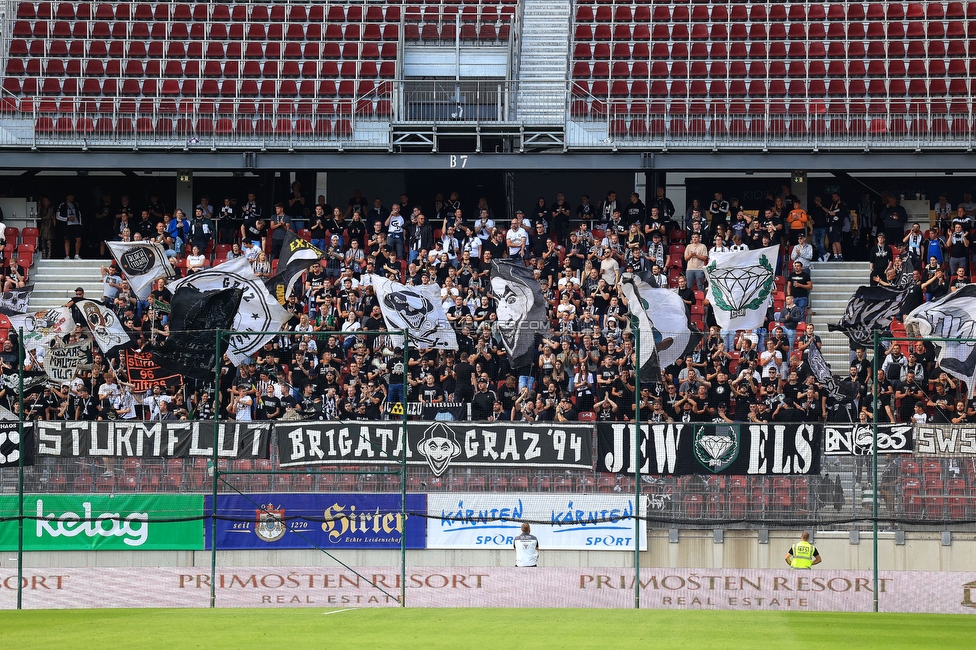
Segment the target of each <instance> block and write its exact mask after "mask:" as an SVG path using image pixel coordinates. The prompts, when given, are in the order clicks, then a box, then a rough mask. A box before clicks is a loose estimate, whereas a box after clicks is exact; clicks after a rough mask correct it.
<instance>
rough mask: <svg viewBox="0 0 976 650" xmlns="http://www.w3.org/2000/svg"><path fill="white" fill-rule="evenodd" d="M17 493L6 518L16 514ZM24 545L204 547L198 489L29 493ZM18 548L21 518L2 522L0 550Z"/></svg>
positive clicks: (2, 504) (0, 508) (0, 506)
mask: <svg viewBox="0 0 976 650" xmlns="http://www.w3.org/2000/svg"><path fill="white" fill-rule="evenodd" d="M17 511H18V503H17V497H16V496H3V497H0V518H7V517H12V518H16V516H17ZM24 514H25V515H26V516H28V517H31V519H29V520H26V521H25V522H24V550H27V551H160V550H165V551H177V550H179V551H194V550H201V549H202V548H203V497H202V496H201V495H198V494H114V495H110V494H26V495H24ZM16 550H17V521H16V519H10V520H8V521H4V522H3V523H0V551H16Z"/></svg>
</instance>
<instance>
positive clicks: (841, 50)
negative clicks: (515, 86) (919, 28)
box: [573, 39, 976, 61]
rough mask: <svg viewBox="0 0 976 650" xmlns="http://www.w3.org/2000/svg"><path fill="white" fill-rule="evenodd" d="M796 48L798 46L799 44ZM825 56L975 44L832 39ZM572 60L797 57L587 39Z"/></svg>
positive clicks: (948, 53)
mask: <svg viewBox="0 0 976 650" xmlns="http://www.w3.org/2000/svg"><path fill="white" fill-rule="evenodd" d="M813 45H814V44H810V47H809V48H807V44H805V43H801V44H800V46H802V47H804V48H807V49H806V51H807V54H808V55H809V54H810V52H811V51H813V52H814V53H816V54H821V53H822V51H823V49H822V48H823V47H824V46H823V44H818V46H817V47H816V48H814V47H813ZM798 47H799V46H798ZM826 48H827V49H826V56H830V57H831V58H853V59H858V58H878V59H886V58H887V59H904V58H932V59H939V58H949V59H954V58H965V57H967V56H976V46H973V45H969V42H968V41H964V40H960V39H955V40H951V41H942V40H937V41H929V42H927V43H923V42H920V41H908V42H907V43H906V42H905V41H868V42H863V41H849V42H844V41H831V42H830V43H828V44H827V45H826ZM573 58H574V59H597V60H606V59H610V58H614V59H637V60H643V61H646V60H648V59H655V60H664V59H668V60H672V59H673V60H683V59H734V60H737V59H749V58H751V59H757V60H758V59H767V58H774V59H785V58H796V57H792V56H789V50H788V46H787V45H786V44H785V43H780V42H775V43H770V44H767V43H765V42H758V43H751V44H748V45H747V44H746V43H741V42H739V43H735V42H733V43H726V42H714V43H703V42H697V43H691V44H690V47H689V44H688V43H670V44H669V43H641V42H636V43H630V42H622V43H619V42H618V43H607V42H592V43H591V42H586V43H576V44H575V45H574V46H573ZM808 58H813V59H819V58H823V55H821V56H809V57H808Z"/></svg>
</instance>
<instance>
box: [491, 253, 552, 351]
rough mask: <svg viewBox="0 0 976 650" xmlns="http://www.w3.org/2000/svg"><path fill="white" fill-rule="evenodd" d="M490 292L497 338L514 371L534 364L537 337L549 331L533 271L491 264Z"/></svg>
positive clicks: (510, 264)
mask: <svg viewBox="0 0 976 650" xmlns="http://www.w3.org/2000/svg"><path fill="white" fill-rule="evenodd" d="M491 292H492V294H493V295H494V297H495V302H496V308H495V315H496V316H497V318H498V327H497V331H498V335H499V337H500V338H501V343H502V347H503V348H505V352H506V353H507V354H508V361H509V363H510V364H511V365H512V367H513V368H519V367H521V366H527V365H529V364H530V363H532V361H533V353H534V351H535V348H536V344H535V340H536V334H541V333H543V332H547V331H548V330H549V319H548V318H547V316H546V311H547V310H546V301H545V298H543V297H542V288H541V287H540V286H539V281H538V280H536V279H535V276H534V275H533V273H532V269H529V268H526V266H525V265H524V264H523V263H522V262H521V261H519V262H512V261H509V260H492V261H491Z"/></svg>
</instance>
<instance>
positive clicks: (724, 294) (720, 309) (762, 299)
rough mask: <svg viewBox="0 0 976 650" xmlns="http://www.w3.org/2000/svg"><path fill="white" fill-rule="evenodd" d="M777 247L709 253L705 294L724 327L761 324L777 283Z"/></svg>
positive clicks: (746, 326)
mask: <svg viewBox="0 0 976 650" xmlns="http://www.w3.org/2000/svg"><path fill="white" fill-rule="evenodd" d="M778 254H779V247H777V246H770V247H768V248H760V249H757V250H754V251H743V252H735V253H712V254H711V256H710V257H709V258H708V264H707V265H706V266H705V279H706V280H707V281H708V291H707V292H706V295H705V297H706V298H707V299H708V301H709V302H710V303H711V305H712V309H713V310H714V312H715V321H716V322H717V323H718V324H719V326H720V327H721V328H722V329H723V330H752V329H756V328H757V327H762V326H763V322H764V321H765V320H766V310H767V309H768V308H769V304H770V302H771V301H772V299H773V291H774V289H775V286H776V282H775V276H776V256H777V255H778Z"/></svg>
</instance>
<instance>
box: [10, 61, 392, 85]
mask: <svg viewBox="0 0 976 650" xmlns="http://www.w3.org/2000/svg"><path fill="white" fill-rule="evenodd" d="M42 63H43V64H42ZM83 64H84V65H83ZM395 71H396V62H395V61H382V62H379V63H377V62H376V61H357V60H356V59H353V60H350V61H331V60H327V61H316V60H314V59H312V60H307V61H304V62H299V61H278V60H271V61H264V62H263V63H260V62H257V61H245V62H244V63H243V65H241V64H239V63H238V62H237V61H224V62H221V61H207V62H206V63H205V64H204V65H202V66H201V64H200V62H199V61H187V62H186V63H183V62H181V61H173V60H169V61H163V60H158V59H153V60H150V61H148V62H147V63H146V64H143V62H142V61H139V60H135V61H128V62H126V64H125V65H124V66H123V65H121V62H120V61H108V62H107V65H106V64H104V63H103V62H102V61H101V60H98V59H90V60H88V61H87V62H83V61H80V60H69V61H68V62H67V65H65V62H64V61H63V60H61V59H49V60H48V61H46V62H42V61H41V60H40V59H34V60H27V61H26V62H25V61H23V60H21V59H10V60H9V61H7V70H6V74H7V76H10V77H23V76H30V77H41V76H46V77H66V76H67V77H79V76H83V77H87V78H102V77H110V78H117V77H132V78H134V79H136V80H140V79H146V78H147V77H149V79H146V80H147V81H153V82H155V79H156V78H159V77H181V78H199V77H210V78H214V79H216V78H221V77H226V78H227V82H228V83H233V82H235V81H239V80H240V79H249V78H250V79H259V78H265V79H279V78H286V79H288V78H290V79H300V78H305V79H316V78H330V77H340V78H356V77H366V78H370V77H377V76H379V77H387V78H392V77H393V76H394V73H395ZM122 83H125V82H124V81H123V82H122ZM205 83H208V84H213V83H217V82H216V81H207V82H205Z"/></svg>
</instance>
